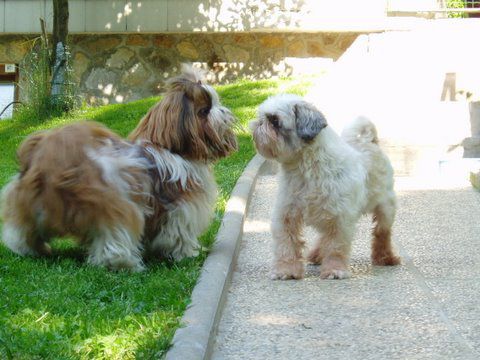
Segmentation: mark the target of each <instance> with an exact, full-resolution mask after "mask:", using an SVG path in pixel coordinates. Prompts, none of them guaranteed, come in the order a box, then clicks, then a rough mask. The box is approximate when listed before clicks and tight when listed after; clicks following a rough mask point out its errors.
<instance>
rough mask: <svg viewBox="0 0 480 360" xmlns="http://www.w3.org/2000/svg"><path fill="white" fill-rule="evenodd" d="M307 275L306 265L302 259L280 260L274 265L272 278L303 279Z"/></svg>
mask: <svg viewBox="0 0 480 360" xmlns="http://www.w3.org/2000/svg"><path fill="white" fill-rule="evenodd" d="M304 275H305V265H304V263H303V262H302V261H289V262H285V261H279V262H277V263H276V264H275V266H274V267H273V272H272V274H271V279H272V280H292V279H297V280H298V279H302V278H303V276H304Z"/></svg>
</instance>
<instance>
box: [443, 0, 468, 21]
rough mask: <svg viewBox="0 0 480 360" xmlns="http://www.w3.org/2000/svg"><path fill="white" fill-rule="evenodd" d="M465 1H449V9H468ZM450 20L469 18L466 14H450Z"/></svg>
mask: <svg viewBox="0 0 480 360" xmlns="http://www.w3.org/2000/svg"><path fill="white" fill-rule="evenodd" d="M465 2H466V1H465V0H447V8H449V9H450V8H451V9H463V8H465V7H466V5H465ZM448 17H449V18H464V17H467V14H466V13H465V12H452V11H451V12H448Z"/></svg>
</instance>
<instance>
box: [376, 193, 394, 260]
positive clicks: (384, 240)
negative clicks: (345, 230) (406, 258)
mask: <svg viewBox="0 0 480 360" xmlns="http://www.w3.org/2000/svg"><path fill="white" fill-rule="evenodd" d="M394 218H395V205H394V202H393V201H392V202H389V203H386V204H381V205H378V206H377V207H376V208H375V209H374V211H373V221H374V223H375V226H374V228H373V241H372V263H373V265H380V266H386V265H399V264H400V263H401V260H400V257H399V256H396V255H395V253H394V252H393V249H392V241H391V233H392V230H391V229H392V225H393V220H394Z"/></svg>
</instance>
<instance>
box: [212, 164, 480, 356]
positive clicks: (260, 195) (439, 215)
mask: <svg viewBox="0 0 480 360" xmlns="http://www.w3.org/2000/svg"><path fill="white" fill-rule="evenodd" d="M276 188H277V182H276V178H275V175H273V174H272V173H271V172H270V173H264V174H263V175H261V176H259V178H258V181H257V185H256V188H255V191H254V194H253V197H252V200H251V203H250V208H249V212H248V217H247V221H246V222H245V227H244V236H243V241H242V244H241V251H240V255H239V258H238V263H237V266H236V270H235V272H234V275H233V281H232V284H231V288H230V290H229V293H228V296H227V300H226V305H225V308H224V311H223V316H222V319H221V320H220V324H219V328H218V335H217V337H216V339H215V344H214V351H213V355H212V358H213V359H242V360H243V359H295V360H298V359H348V360H352V359H362V360H364V359H479V358H480V306H479V295H480V280H479V275H480V261H479V260H480V247H479V244H480V222H479V221H478V219H479V216H478V214H480V193H478V192H476V191H475V190H473V189H472V188H471V187H470V185H469V184H468V183H466V182H464V181H460V182H458V181H456V182H455V183H450V184H449V185H448V184H447V185H445V184H443V185H441V184H433V183H429V182H421V181H417V180H414V179H413V180H412V179H398V180H397V182H396V189H397V194H398V200H399V201H398V216H397V220H396V224H395V227H394V241H395V245H396V247H397V249H399V252H400V254H401V256H402V258H403V265H401V266H398V267H393V268H392V267H389V268H382V267H372V265H371V263H370V252H369V241H370V236H369V234H370V223H369V219H367V218H364V219H363V220H362V221H361V223H360V224H359V226H358V230H357V236H356V239H355V243H354V249H353V253H352V265H351V268H352V274H353V276H352V278H351V279H349V280H341V281H338V280H336V281H332V280H330V281H329V280H320V278H319V269H318V267H317V266H312V265H309V266H308V271H307V276H306V278H305V279H304V280H300V281H272V280H270V278H269V272H270V263H271V259H272V255H271V250H270V248H271V235H270V231H269V226H270V213H271V210H272V206H273V203H274V199H275V193H276ZM307 238H311V234H308V233H307Z"/></svg>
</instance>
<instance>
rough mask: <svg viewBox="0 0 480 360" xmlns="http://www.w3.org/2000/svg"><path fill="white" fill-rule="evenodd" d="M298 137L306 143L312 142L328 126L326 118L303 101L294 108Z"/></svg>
mask: <svg viewBox="0 0 480 360" xmlns="http://www.w3.org/2000/svg"><path fill="white" fill-rule="evenodd" d="M293 112H294V114H295V123H296V129H297V135H298V137H299V138H301V139H302V140H305V141H311V140H313V139H314V138H315V136H317V135H318V134H319V133H320V131H322V129H323V128H324V127H326V126H327V120H326V119H325V116H323V114H322V113H321V112H320V111H318V110H317V109H316V108H315V107H314V106H313V105H311V104H309V103H307V102H305V101H302V102H299V103H297V104H295V105H294V106H293Z"/></svg>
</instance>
